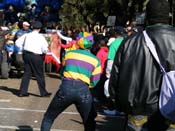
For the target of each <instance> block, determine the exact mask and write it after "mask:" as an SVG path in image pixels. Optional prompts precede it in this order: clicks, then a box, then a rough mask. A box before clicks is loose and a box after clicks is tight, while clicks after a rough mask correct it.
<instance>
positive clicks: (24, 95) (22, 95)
mask: <svg viewBox="0 0 175 131" xmlns="http://www.w3.org/2000/svg"><path fill="white" fill-rule="evenodd" d="M28 96H29V94H19V95H18V97H28Z"/></svg>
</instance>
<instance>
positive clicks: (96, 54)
mask: <svg viewBox="0 0 175 131" xmlns="http://www.w3.org/2000/svg"><path fill="white" fill-rule="evenodd" d="M33 6H35V5H32V8H34V7H33ZM162 7H164V8H162ZM11 8H12V7H10V8H9V9H11ZM48 11H49V8H48V7H47V8H45V10H44V12H42V13H41V16H42V17H43V18H42V20H41V19H40V20H39V21H38V20H36V19H35V18H36V17H38V16H37V14H34V15H31V14H30V16H31V18H30V19H28V20H27V19H23V21H22V26H21V27H20V29H19V26H18V25H19V22H18V21H19V20H16V17H15V18H11V17H10V19H9V18H8V19H7V18H6V19H7V20H8V21H10V22H9V23H13V24H12V25H11V27H10V30H11V32H8V33H2V35H3V36H7V35H8V34H10V36H8V37H7V41H10V40H12V41H13V42H14V43H13V44H14V45H15V47H16V50H17V51H22V52H23V54H22V57H23V60H24V74H23V77H22V81H21V85H20V89H19V94H18V96H19V97H28V96H29V94H28V92H27V90H28V86H29V81H30V78H31V76H32V75H33V74H34V76H35V77H36V79H37V83H38V87H39V89H40V96H41V97H49V96H51V95H52V94H51V93H50V92H48V91H47V90H46V88H45V79H44V69H43V68H44V67H43V64H42V63H43V62H44V61H45V60H46V61H49V60H48V58H47V54H48V53H50V52H51V53H53V54H54V56H56V58H57V59H58V60H59V62H58V60H55V57H54V58H53V61H54V62H53V63H54V64H55V65H57V67H58V68H57V73H60V75H61V76H62V82H61V85H60V87H59V89H58V91H57V92H56V93H55V96H54V97H53V99H52V101H51V102H50V104H49V106H48V109H47V111H46V112H45V114H44V117H43V120H42V123H41V131H50V130H51V127H52V124H53V122H54V120H55V119H56V118H57V116H58V115H59V114H60V113H61V112H62V111H64V110H65V109H66V108H67V107H68V106H70V105H71V104H75V106H76V107H77V110H78V112H79V113H80V115H81V117H82V120H83V124H84V130H85V131H95V129H96V122H95V118H96V116H97V113H96V112H97V111H96V110H95V107H94V102H100V103H102V104H104V105H105V106H106V108H105V109H104V110H103V111H104V113H105V114H107V115H122V116H125V118H126V121H127V122H126V125H125V127H124V128H125V129H123V130H124V131H125V130H127V131H155V130H158V131H165V130H167V129H168V128H170V127H173V126H172V124H173V122H171V121H169V120H167V119H165V118H164V117H163V116H162V115H161V113H160V111H159V108H158V102H159V93H160V85H161V79H162V74H161V72H160V69H159V66H158V65H157V64H155V60H154V58H153V56H152V55H151V54H150V52H149V49H148V48H147V47H146V43H145V38H144V35H143V32H142V30H139V31H135V30H134V29H133V27H131V28H129V27H127V28H125V27H122V26H115V27H110V28H108V27H104V28H103V30H101V31H98V32H96V31H95V30H91V29H89V28H87V26H85V27H82V28H81V29H69V30H66V31H65V30H60V27H59V25H57V24H56V23H55V22H52V23H49V20H48V18H46V17H47V14H48ZM169 12H170V5H169V3H168V1H166V0H150V1H149V2H148V4H147V6H146V19H145V26H144V28H143V29H144V30H146V32H147V34H148V35H149V36H150V38H151V40H152V41H153V43H154V44H155V48H156V50H157V52H158V55H159V56H160V61H161V63H162V64H163V65H164V67H165V69H166V70H168V71H169V70H173V69H175V65H174V63H175V61H174V60H175V59H174V56H175V54H174V50H175V46H174V41H175V37H174V35H175V29H174V27H173V26H171V25H169ZM31 13H34V12H33V11H32V12H31ZM13 16H15V15H13ZM54 18H55V17H54ZM14 19H15V20H14ZM8 21H6V22H7V23H6V25H8ZM12 21H13V22H12ZM46 21H47V22H46ZM53 21H54V19H53ZM43 23H44V24H43ZM45 23H47V25H45ZM43 26H44V27H46V28H43ZM1 31H3V29H1ZM43 33H46V34H50V33H51V36H50V38H49V39H47V38H46V37H45V36H44V35H43ZM7 41H6V42H7ZM4 43H5V42H4ZM1 50H2V49H1ZM53 54H52V55H53ZM52 55H51V56H49V57H53V56H52ZM172 108H173V107H172ZM174 108H175V107H174ZM114 130H117V129H114Z"/></svg>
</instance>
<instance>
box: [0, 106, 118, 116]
mask: <svg viewBox="0 0 175 131" xmlns="http://www.w3.org/2000/svg"><path fill="white" fill-rule="evenodd" d="M0 110H9V111H29V112H40V113H44V112H46V111H45V110H34V109H25V108H2V107H0ZM62 114H69V115H79V113H78V112H62ZM98 116H99V117H114V118H115V117H121V116H112V115H102V114H98Z"/></svg>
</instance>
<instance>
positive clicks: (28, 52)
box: [23, 50, 43, 56]
mask: <svg viewBox="0 0 175 131" xmlns="http://www.w3.org/2000/svg"><path fill="white" fill-rule="evenodd" d="M23 52H24V53H27V54H32V55H39V56H43V54H36V53H33V52H30V51H26V50H24V51H23Z"/></svg>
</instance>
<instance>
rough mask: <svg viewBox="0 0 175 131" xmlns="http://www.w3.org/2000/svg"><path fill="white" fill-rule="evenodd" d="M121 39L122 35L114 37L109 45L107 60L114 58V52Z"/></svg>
mask: <svg viewBox="0 0 175 131" xmlns="http://www.w3.org/2000/svg"><path fill="white" fill-rule="evenodd" d="M122 41H123V37H119V38H116V39H115V40H114V41H113V42H112V43H111V45H110V46H109V52H108V60H114V58H115V54H116V52H117V50H118V48H119V46H120V44H121V43H122Z"/></svg>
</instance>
